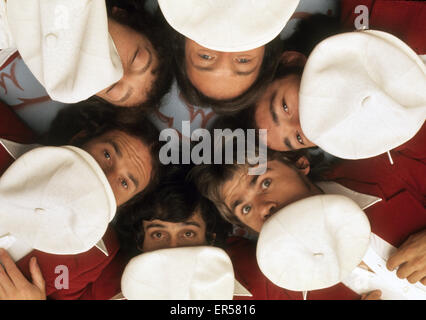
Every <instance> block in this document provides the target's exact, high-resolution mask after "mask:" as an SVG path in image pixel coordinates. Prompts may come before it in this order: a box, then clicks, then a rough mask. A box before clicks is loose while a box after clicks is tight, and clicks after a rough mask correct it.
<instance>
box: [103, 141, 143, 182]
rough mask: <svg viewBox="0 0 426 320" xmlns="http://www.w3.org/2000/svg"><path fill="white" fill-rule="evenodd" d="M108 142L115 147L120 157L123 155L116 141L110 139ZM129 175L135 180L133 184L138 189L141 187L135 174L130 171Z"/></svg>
mask: <svg viewBox="0 0 426 320" xmlns="http://www.w3.org/2000/svg"><path fill="white" fill-rule="evenodd" d="M107 143H109V144H110V145H111V146H112V147H113V149H114V151H115V153H116V154H117V156H118V157H119V158H122V157H123V154H122V153H121V150H120V147H119V146H118V144H117V143H115V141H113V140H108V141H107ZM127 175H128V177H129V179H130V180H132V181H133V184H134V185H135V186H136V189H137V188H138V187H139V181H138V179H136V178H135V176H134V175H133V174H131V173H128V174H127Z"/></svg>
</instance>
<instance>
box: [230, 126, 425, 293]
mask: <svg viewBox="0 0 426 320" xmlns="http://www.w3.org/2000/svg"><path fill="white" fill-rule="evenodd" d="M391 155H392V159H393V161H394V164H393V165H391V164H390V161H389V158H388V156H387V155H386V154H384V155H380V156H377V157H374V158H370V159H363V160H352V161H351V160H345V161H342V162H341V163H340V164H339V165H337V166H336V167H335V168H334V169H333V171H332V172H331V173H330V174H329V175H328V177H327V178H328V179H327V180H332V181H335V182H338V183H340V184H342V185H344V186H345V187H347V188H350V189H352V190H354V191H357V192H360V193H365V194H369V195H373V196H377V197H380V198H382V201H380V202H378V203H376V204H374V205H373V206H371V207H369V208H367V209H366V210H365V212H366V214H367V216H368V218H369V220H370V224H371V230H372V232H374V233H375V234H377V235H378V236H380V237H381V238H382V239H384V240H386V241H387V242H389V243H391V244H392V245H394V246H395V247H399V246H400V245H401V244H402V243H403V242H404V241H405V240H406V239H407V237H408V236H409V235H410V234H412V233H416V232H417V231H420V230H424V229H425V228H426V209H425V208H426V178H425V177H426V163H425V159H426V125H423V127H422V129H421V130H420V131H419V132H418V133H417V135H416V136H415V137H414V138H412V139H411V140H410V141H409V142H407V143H406V144H404V145H402V146H400V147H399V148H396V149H394V150H392V151H391ZM227 252H228V254H229V255H230V257H231V260H232V263H233V266H234V271H235V276H236V278H237V280H238V281H239V282H240V283H241V284H242V285H243V286H244V287H246V289H247V290H249V291H250V292H251V293H252V294H253V297H252V298H248V299H259V300H260V299H268V300H274V299H283V300H289V299H292V300H293V299H295V300H300V299H302V293H300V292H294V291H289V290H285V289H282V288H279V287H277V286H275V285H274V284H273V283H272V282H270V281H269V280H268V279H266V277H265V276H263V274H262V273H261V271H260V269H259V267H258V265H257V262H256V243H254V242H250V241H248V240H246V239H242V238H233V239H230V240H229V248H228V249H227ZM359 298H360V296H359V295H358V294H356V293H355V292H353V291H352V290H350V289H349V288H347V287H346V286H344V285H343V284H341V283H340V284H338V285H336V286H334V287H331V288H327V289H322V290H315V291H309V292H308V297H307V299H308V300H317V299H321V300H322V299H324V300H334V299H339V300H345V299H359ZM236 299H247V298H246V297H237V298H236Z"/></svg>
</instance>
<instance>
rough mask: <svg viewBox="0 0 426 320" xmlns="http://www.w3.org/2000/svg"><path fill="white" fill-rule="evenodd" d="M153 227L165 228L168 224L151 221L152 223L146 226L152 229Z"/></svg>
mask: <svg viewBox="0 0 426 320" xmlns="http://www.w3.org/2000/svg"><path fill="white" fill-rule="evenodd" d="M152 228H163V229H164V228H166V226H165V225H163V224H159V223H151V224H149V225H147V226H146V230H148V229H152Z"/></svg>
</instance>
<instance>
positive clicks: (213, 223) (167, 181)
mask: <svg viewBox="0 0 426 320" xmlns="http://www.w3.org/2000/svg"><path fill="white" fill-rule="evenodd" d="M191 168H192V165H168V166H165V167H164V168H163V169H164V170H165V171H167V173H166V174H165V175H163V180H162V181H161V183H160V184H159V185H158V187H157V188H156V189H155V190H152V192H150V193H149V194H148V195H147V197H145V198H144V199H143V200H141V201H139V202H138V203H134V204H133V205H132V206H130V207H127V208H125V210H123V211H122V212H121V216H120V219H119V220H117V223H116V230H117V231H118V234H119V237H120V242H121V244H122V248H123V250H125V251H128V252H132V253H133V255H135V254H137V251H138V250H141V249H140V248H142V247H143V241H144V237H145V233H144V230H143V221H152V220H156V219H158V220H163V221H167V222H175V223H178V222H184V221H186V220H188V219H189V218H191V217H192V216H193V215H194V213H195V212H196V211H199V212H200V214H201V217H202V219H203V220H204V222H205V223H206V240H207V242H208V243H209V244H211V245H216V246H220V247H223V246H224V244H225V240H226V237H227V234H228V233H229V232H230V231H231V225H230V224H229V223H227V222H225V221H224V220H223V219H222V218H221V217H220V214H219V212H218V211H217V209H216V206H215V205H214V204H213V203H212V202H211V201H210V200H208V199H207V198H205V197H203V196H202V195H201V194H200V193H199V192H198V191H197V188H196V187H195V185H194V184H193V183H192V182H189V181H187V180H186V175H187V173H188V172H189V170H190V169H191ZM136 249H138V250H136Z"/></svg>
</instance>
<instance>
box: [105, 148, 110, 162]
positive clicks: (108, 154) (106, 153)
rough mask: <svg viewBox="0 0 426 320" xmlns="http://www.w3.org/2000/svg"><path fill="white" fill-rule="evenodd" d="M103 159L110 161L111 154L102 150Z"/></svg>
mask: <svg viewBox="0 0 426 320" xmlns="http://www.w3.org/2000/svg"><path fill="white" fill-rule="evenodd" d="M104 157H105V159H107V160H111V154H110V153H109V152H108V151H107V150H104Z"/></svg>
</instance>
